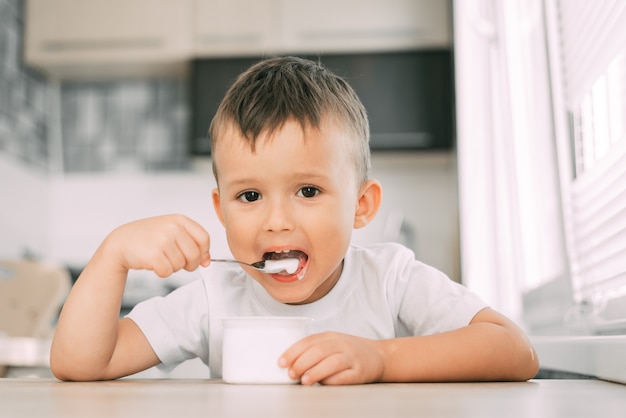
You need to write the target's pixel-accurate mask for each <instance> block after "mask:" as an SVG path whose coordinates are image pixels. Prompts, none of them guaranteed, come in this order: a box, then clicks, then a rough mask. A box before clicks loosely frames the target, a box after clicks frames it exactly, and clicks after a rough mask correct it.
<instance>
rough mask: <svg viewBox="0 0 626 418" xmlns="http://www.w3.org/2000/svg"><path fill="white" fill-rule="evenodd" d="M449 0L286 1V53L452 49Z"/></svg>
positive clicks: (283, 46)
mask: <svg viewBox="0 0 626 418" xmlns="http://www.w3.org/2000/svg"><path fill="white" fill-rule="evenodd" d="M450 20H451V17H450V11H449V2H448V1H447V0H385V1H380V0H316V1H308V0H284V1H283V2H282V44H281V49H282V50H283V51H286V52H293V51H298V52H308V53H329V52H352V51H368V52H372V51H381V50H398V49H416V48H426V49H432V48H446V49H447V48H449V47H450V45H451V38H452V35H451V29H450V25H451V22H450Z"/></svg>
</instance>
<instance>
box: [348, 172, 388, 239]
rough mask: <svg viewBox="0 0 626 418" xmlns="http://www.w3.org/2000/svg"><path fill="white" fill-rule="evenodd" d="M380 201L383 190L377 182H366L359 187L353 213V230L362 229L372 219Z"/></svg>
mask: <svg viewBox="0 0 626 418" xmlns="http://www.w3.org/2000/svg"><path fill="white" fill-rule="evenodd" d="M382 199H383V189H382V186H381V185H380V183H379V182H378V181H376V180H367V181H366V182H364V183H363V184H362V185H361V190H360V191H359V199H358V200H357V204H356V211H355V212H354V228H363V227H364V226H365V225H367V224H368V223H370V221H371V220H372V219H374V217H375V216H376V214H377V213H378V209H379V208H380V204H381V202H382Z"/></svg>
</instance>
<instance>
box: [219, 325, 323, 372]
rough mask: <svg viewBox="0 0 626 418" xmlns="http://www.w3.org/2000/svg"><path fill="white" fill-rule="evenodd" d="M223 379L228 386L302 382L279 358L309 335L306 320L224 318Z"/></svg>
mask: <svg viewBox="0 0 626 418" xmlns="http://www.w3.org/2000/svg"><path fill="white" fill-rule="evenodd" d="M222 321H223V326H224V333H223V347H222V379H223V380H224V381H225V382H227V383H246V384H279V383H283V384H284V383H291V384H293V383H298V380H293V379H291V378H290V377H289V375H288V373H287V369H285V368H282V367H280V366H278V359H279V357H280V356H281V355H282V354H283V353H284V352H285V350H287V348H289V347H290V346H291V345H292V344H293V343H295V342H296V341H299V340H301V339H302V338H304V337H305V336H306V335H307V324H308V323H309V322H311V319H310V318H306V317H279V316H243V317H230V318H223V320H222Z"/></svg>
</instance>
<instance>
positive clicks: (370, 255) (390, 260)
mask: <svg viewBox="0 0 626 418" xmlns="http://www.w3.org/2000/svg"><path fill="white" fill-rule="evenodd" d="M346 259H347V260H348V261H349V264H350V265H352V266H354V267H357V268H358V266H361V267H362V268H367V270H369V271H373V272H379V273H381V274H385V275H390V274H391V275H394V276H396V277H398V276H400V277H401V276H407V275H415V274H420V275H436V276H439V275H444V274H443V273H442V272H440V271H439V270H437V269H436V268H434V267H432V266H429V265H428V264H425V263H423V262H421V261H419V260H417V259H416V258H415V253H414V252H413V251H412V250H411V249H409V248H407V247H406V246H404V245H402V244H399V243H395V242H385V243H376V244H369V245H362V246H350V248H349V250H348V254H347V256H346ZM444 276H445V275H444Z"/></svg>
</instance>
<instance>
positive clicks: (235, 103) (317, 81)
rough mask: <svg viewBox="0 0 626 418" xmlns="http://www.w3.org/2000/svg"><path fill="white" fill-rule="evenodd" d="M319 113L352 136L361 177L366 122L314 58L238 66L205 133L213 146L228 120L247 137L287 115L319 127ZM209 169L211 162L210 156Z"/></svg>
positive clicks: (341, 84)
mask: <svg viewBox="0 0 626 418" xmlns="http://www.w3.org/2000/svg"><path fill="white" fill-rule="evenodd" d="M324 117H331V118H334V120H335V121H337V122H339V123H340V126H341V125H343V126H344V127H345V128H346V129H347V130H348V133H349V134H350V136H351V137H352V142H353V143H352V144H351V148H352V150H353V155H354V163H355V167H356V170H357V176H358V177H357V179H360V180H363V181H364V180H366V179H367V176H368V172H369V168H370V151H369V123H368V119H367V113H366V111H365V108H364V107H363V104H362V103H361V101H360V100H359V98H358V96H357V94H356V93H355V91H354V90H353V89H352V87H351V86H350V85H349V84H348V83H347V82H346V81H345V80H344V79H343V78H341V77H339V76H337V75H336V74H334V73H333V72H331V71H330V70H328V69H327V68H325V67H324V66H323V65H322V64H321V63H319V62H317V63H316V62H313V61H310V60H306V59H303V58H298V57H278V58H269V59H266V60H263V61H260V62H258V63H256V64H254V65H253V66H252V67H250V68H249V69H248V70H247V71H245V72H243V73H242V74H241V75H240V76H239V77H238V78H237V79H236V80H235V82H234V84H233V85H232V86H231V87H230V89H229V90H228V91H227V92H226V95H225V96H224V99H223V100H222V103H221V104H220V106H219V108H218V110H217V112H216V114H215V117H214V118H213V120H212V121H211V127H210V129H209V136H210V139H211V147H212V149H213V150H215V149H216V147H215V145H216V142H217V141H218V140H219V136H220V133H221V130H222V129H224V127H226V126H228V125H229V124H232V126H234V127H236V128H238V129H239V130H240V131H241V133H242V135H243V137H244V138H245V139H246V140H248V141H249V143H250V146H251V147H252V150H254V145H255V141H256V139H257V138H258V136H259V135H260V134H261V133H262V132H266V131H267V132H269V133H270V134H271V133H273V132H275V131H276V130H277V129H280V127H281V126H282V125H283V123H285V122H286V121H287V120H289V119H293V120H296V121H297V122H299V123H300V125H301V126H302V128H305V127H309V126H310V127H313V128H319V127H320V125H321V121H322V119H323V118H324ZM213 173H214V174H215V178H216V179H217V168H216V164H215V158H213Z"/></svg>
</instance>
